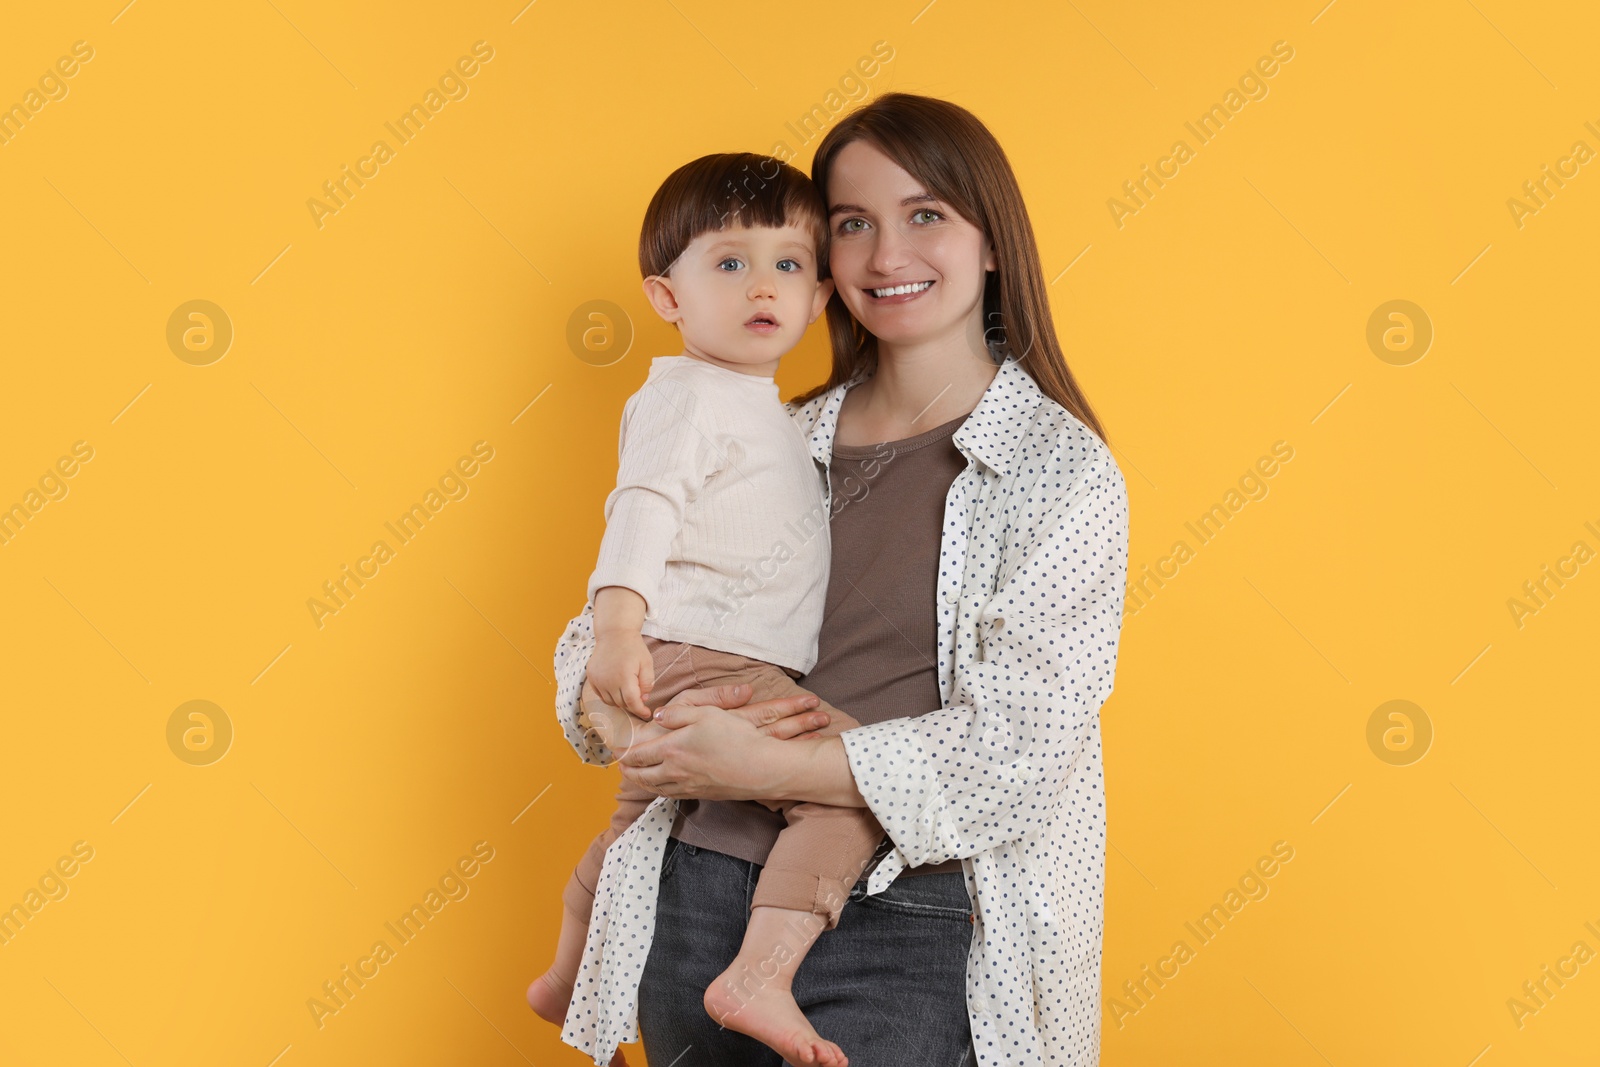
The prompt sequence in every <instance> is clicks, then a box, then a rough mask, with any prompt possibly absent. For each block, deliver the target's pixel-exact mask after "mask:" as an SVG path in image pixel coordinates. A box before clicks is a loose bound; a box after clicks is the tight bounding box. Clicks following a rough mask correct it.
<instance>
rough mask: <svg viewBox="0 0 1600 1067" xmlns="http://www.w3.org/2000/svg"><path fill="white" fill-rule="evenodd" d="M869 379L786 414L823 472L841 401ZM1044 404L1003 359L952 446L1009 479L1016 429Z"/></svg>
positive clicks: (1034, 386) (1018, 436)
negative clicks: (790, 417) (799, 430)
mask: <svg viewBox="0 0 1600 1067" xmlns="http://www.w3.org/2000/svg"><path fill="white" fill-rule="evenodd" d="M869 377H871V374H870V373H869V372H868V371H866V370H863V371H861V372H859V373H858V374H856V376H855V377H854V378H851V379H850V380H849V381H848V382H845V383H844V384H843V385H836V386H834V387H833V388H832V389H830V390H828V391H827V392H826V393H821V394H819V395H817V396H815V397H813V398H812V399H811V400H809V401H807V402H806V403H805V404H802V405H801V406H800V407H799V408H793V407H791V410H790V414H791V415H793V416H794V417H795V418H796V420H797V422H798V423H799V424H800V427H801V429H802V430H804V431H805V432H806V435H807V438H808V443H809V445H810V448H811V455H812V458H814V459H815V460H816V461H817V462H818V463H820V464H822V465H823V466H824V467H830V466H831V465H832V461H833V437H834V433H835V431H837V429H838V426H839V407H840V405H841V404H843V403H844V395H845V393H846V392H848V391H849V390H850V388H851V387H852V386H854V385H857V384H859V383H860V382H863V381H865V380H866V379H867V378H869ZM1045 399H1046V398H1045V395H1044V393H1043V392H1042V391H1041V390H1040V389H1039V385H1038V383H1037V382H1035V381H1034V380H1033V375H1031V374H1029V373H1028V372H1027V371H1025V370H1023V369H1022V361H1021V359H1020V358H1019V357H1017V356H1015V355H1007V356H1006V357H1005V359H1004V361H1003V362H1002V363H1001V364H1000V369H999V370H998V371H996V372H995V376H994V379H993V380H992V381H991V382H990V383H989V387H988V388H987V389H985V390H984V393H983V396H982V397H981V398H979V400H978V406H977V407H975V408H973V409H972V413H971V414H970V415H968V416H967V418H966V421H964V422H963V423H962V424H961V425H960V426H959V427H957V428H956V432H955V435H954V437H953V438H952V440H954V441H955V444H956V448H958V449H959V450H960V451H961V453H962V454H963V455H964V456H966V457H967V458H968V459H977V460H979V461H980V462H982V463H983V464H984V465H985V466H987V467H989V468H990V469H991V470H993V471H995V472H996V473H997V474H1000V475H1002V476H1007V475H1010V474H1011V461H1012V459H1013V458H1014V457H1015V455H1016V451H1017V446H1018V445H1019V444H1021V442H1022V432H1021V428H1022V427H1025V426H1027V425H1028V424H1030V423H1031V422H1032V421H1033V415H1034V412H1035V411H1036V410H1037V409H1038V406H1039V404H1040V403H1042V402H1043V401H1044V400H1045ZM785 406H789V405H785Z"/></svg>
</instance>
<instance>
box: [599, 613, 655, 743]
mask: <svg viewBox="0 0 1600 1067" xmlns="http://www.w3.org/2000/svg"><path fill="white" fill-rule="evenodd" d="M587 676H588V682H589V684H590V685H592V686H593V687H594V691H595V692H596V693H597V694H599V696H600V699H601V700H603V701H605V702H606V703H607V704H610V705H611V706H612V707H614V708H624V709H626V710H627V711H628V712H630V713H632V714H634V715H636V716H638V717H639V718H641V719H644V720H645V721H647V722H648V721H649V719H650V709H649V708H648V707H646V706H645V700H646V699H647V698H648V697H649V696H650V690H651V689H652V688H653V687H654V686H655V682H656V672H655V664H654V663H653V662H652V661H651V658H650V649H649V648H647V647H646V646H645V643H644V638H643V637H641V636H640V635H639V633H638V632H637V631H633V630H619V631H614V632H609V633H608V632H602V633H598V634H596V635H595V643H594V651H593V652H592V653H590V655H589V666H588V671H587Z"/></svg>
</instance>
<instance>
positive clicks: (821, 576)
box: [588, 356, 830, 674]
mask: <svg viewBox="0 0 1600 1067" xmlns="http://www.w3.org/2000/svg"><path fill="white" fill-rule="evenodd" d="M617 453H618V457H617V459H618V462H617V487H616V488H615V489H613V490H612V491H611V493H610V495H608V496H607V497H606V503H605V515H606V531H605V536H604V537H603V538H601V541H600V557H599V560H598V562H597V564H596V565H595V569H594V571H593V573H591V574H590V576H589V586H588V594H589V601H590V603H593V601H594V595H595V592H596V591H597V590H599V589H601V588H603V587H605V586H608V585H620V586H625V587H627V588H629V589H632V590H633V591H634V592H636V593H638V594H639V595H640V596H642V597H643V598H644V600H645V619H644V625H643V626H642V627H641V630H642V632H643V633H645V634H648V635H649V636H651V637H656V638H660V639H661V640H663V641H683V642H686V643H688V644H693V645H700V646H702V647H705V648H714V649H718V650H720V651H723V652H734V653H738V654H740V655H744V656H750V657H753V658H755V659H759V660H764V661H766V662H768V663H774V664H777V665H778V666H780V667H792V668H794V669H795V670H797V671H799V672H801V673H802V674H804V673H805V672H807V671H809V670H811V668H812V667H814V666H815V665H816V662H817V631H818V630H819V629H821V627H822V611H823V601H824V599H825V597H826V595H827V591H828V565H829V557H830V548H829V540H828V512H827V504H826V503H825V502H824V499H823V493H824V486H823V479H824V478H825V477H826V475H825V473H824V472H823V470H822V468H820V467H818V465H817V463H816V461H815V460H814V459H813V458H812V454H811V450H810V447H809V445H808V444H807V442H806V439H805V437H804V435H803V434H802V433H801V431H800V428H799V427H798V426H797V425H796V424H795V422H794V420H793V419H791V418H790V417H789V414H788V411H787V409H786V408H785V407H784V405H783V401H782V399H781V398H780V397H779V395H778V385H777V382H776V381H775V380H774V379H773V378H770V377H761V376H760V375H754V374H746V373H744V372H742V371H736V370H730V369H728V368H726V367H719V366H717V365H716V364H714V363H707V362H706V361H705V360H702V359H697V358H695V357H694V356H657V357H655V358H654V359H652V360H651V361H650V373H649V375H648V376H647V377H646V378H645V382H644V385H643V386H642V387H641V388H640V389H639V391H638V392H636V393H634V394H633V395H632V396H631V397H629V398H628V400H627V403H626V404H625V405H624V406H623V409H622V430H621V434H620V436H619V440H618V448H617Z"/></svg>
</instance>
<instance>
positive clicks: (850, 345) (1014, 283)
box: [793, 93, 1106, 440]
mask: <svg viewBox="0 0 1600 1067" xmlns="http://www.w3.org/2000/svg"><path fill="white" fill-rule="evenodd" d="M852 141H866V142H868V143H870V144H872V145H873V146H874V147H875V148H877V149H878V150H879V151H881V152H882V153H883V154H884V155H886V156H888V157H889V158H890V159H892V160H894V161H895V162H896V163H897V164H899V165H900V166H901V167H903V168H904V169H905V171H906V173H908V174H910V175H911V176H912V177H914V178H916V179H917V180H918V181H919V182H921V183H922V184H923V186H924V187H925V188H926V189H927V190H928V192H929V193H931V194H933V195H934V196H936V197H938V198H939V199H940V200H942V201H944V202H945V203H947V204H949V205H950V206H951V207H953V208H954V209H955V210H956V212H957V213H958V214H960V215H961V217H962V218H964V219H966V220H967V221H968V222H971V223H972V224H973V225H974V226H977V227H978V228H979V229H980V230H982V231H983V234H984V236H985V237H987V238H988V239H989V241H990V242H991V243H992V244H993V245H994V250H995V261H996V263H997V265H998V268H999V269H997V270H994V271H990V272H989V274H988V277H987V278H986V279H985V281H984V287H983V322H984V327H985V329H984V337H985V338H986V339H991V340H993V341H994V342H995V343H996V344H997V346H998V347H1002V348H1003V349H1005V350H1007V351H1010V352H1020V354H1021V365H1022V368H1023V369H1024V370H1026V371H1027V372H1028V373H1029V374H1030V375H1032V377H1033V380H1034V381H1035V382H1037V383H1038V385H1039V390H1040V391H1041V392H1043V393H1044V395H1046V396H1048V397H1049V398H1050V399H1052V400H1054V401H1055V402H1056V403H1058V404H1060V405H1061V406H1062V407H1064V408H1066V409H1067V410H1068V411H1070V412H1072V414H1074V415H1075V416H1077V417H1078V418H1079V419H1081V420H1082V421H1083V423H1084V425H1086V426H1088V427H1089V428H1090V429H1092V430H1093V431H1094V432H1095V433H1096V434H1098V435H1099V436H1100V439H1101V440H1105V439H1106V435H1105V431H1104V429H1103V428H1102V427H1101V425H1100V420H1099V419H1098V418H1097V417H1096V416H1095V413H1094V409H1093V408H1092V407H1090V405H1089V400H1088V398H1087V397H1085V396H1084V395H1083V390H1081V389H1080V388H1079V387H1078V383H1077V381H1076V379H1074V378H1073V376H1072V371H1071V370H1070V369H1068V367H1067V360H1066V357H1065V356H1064V355H1063V354H1062V351H1061V342H1060V340H1059V339H1058V338H1057V337H1056V330H1055V323H1054V321H1053V320H1052V319H1051V317H1050V302H1049V298H1048V296H1047V294H1046V288H1045V281H1044V270H1043V268H1042V267H1041V266H1040V264H1039V247H1038V245H1037V244H1036V243H1035V241H1034V238H1033V224H1032V223H1031V222H1029V221H1028V210H1027V208H1026V207H1025V206H1024V205H1023V202H1022V190H1021V189H1020V188H1019V187H1018V185H1017V178H1016V175H1015V174H1013V173H1012V171H1011V163H1010V162H1009V161H1008V160H1007V159H1006V154H1005V151H1004V149H1002V148H1001V147H1000V142H999V141H997V140H995V137H994V134H992V133H990V132H989V129H988V127H986V126H985V125H984V124H983V123H982V122H981V121H979V119H978V117H977V116H976V115H974V114H973V113H972V112H970V111H968V110H967V109H966V108H964V107H961V106H960V105H958V104H952V103H950V102H949V101H948V100H939V99H936V98H934V97H930V96H918V95H916V94H913V93H885V94H883V95H882V96H880V97H878V98H877V99H876V100H874V101H872V102H871V103H869V104H866V105H865V106H863V107H861V108H859V109H858V110H856V111H853V112H851V113H850V114H849V115H847V116H845V118H844V119H842V120H841V121H840V122H839V124H838V125H837V126H835V127H834V128H833V129H832V130H830V131H828V135H827V136H826V137H824V138H823V139H822V143H821V144H820V145H818V146H817V155H816V159H815V160H814V161H813V162H812V164H811V180H812V181H813V182H814V183H815V184H816V186H817V188H818V189H819V190H821V192H822V196H823V199H824V200H827V199H828V171H829V169H830V168H831V167H832V165H833V161H834V158H835V157H836V156H837V155H838V154H839V150H840V149H842V148H843V147H844V146H845V145H847V144H850V143H851V142H852ZM827 314H828V336H829V338H830V340H831V341H832V342H833V369H832V372H831V373H830V374H829V375H828V380H827V381H825V382H823V383H822V384H821V385H819V386H817V387H816V388H815V389H812V390H811V391H810V392H807V393H803V394H801V395H800V396H798V397H796V398H795V399H794V401H793V403H796V404H801V403H804V402H806V401H807V400H811V399H812V398H814V397H816V396H818V395H820V394H821V393H823V392H826V391H827V390H829V389H833V388H835V387H836V386H840V385H843V384H844V383H845V382H848V381H849V380H850V379H851V378H854V377H855V376H856V374H858V373H859V372H861V371H862V370H870V369H871V368H873V367H875V366H876V365H877V360H878V339H877V338H876V337H874V336H873V335H872V334H870V333H868V332H867V330H866V328H865V327H863V326H862V325H861V324H860V323H859V322H857V321H856V320H855V317H854V316H853V315H851V314H850V309H849V308H848V307H846V306H845V304H844V301H843V300H842V299H841V298H840V296H839V293H838V291H837V289H836V290H835V291H834V294H833V296H832V297H830V298H829V299H828V308H827Z"/></svg>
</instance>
